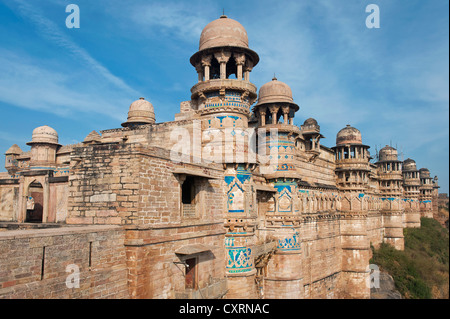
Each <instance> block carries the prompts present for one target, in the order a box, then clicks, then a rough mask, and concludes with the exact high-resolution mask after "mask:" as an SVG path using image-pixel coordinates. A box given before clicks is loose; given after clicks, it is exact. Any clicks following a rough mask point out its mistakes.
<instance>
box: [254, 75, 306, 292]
mask: <svg viewBox="0 0 450 319" xmlns="http://www.w3.org/2000/svg"><path fill="white" fill-rule="evenodd" d="M298 110H299V107H298V105H297V104H295V103H294V100H293V98H292V91H291V88H290V87H289V86H288V85H287V84H285V83H283V82H281V81H278V80H277V79H276V78H275V77H274V78H273V79H272V81H270V82H268V83H266V84H264V85H263V86H261V88H260V90H259V97H258V103H257V104H256V105H255V108H254V112H255V115H256V117H257V120H258V131H260V132H261V131H262V132H263V133H262V134H258V138H261V139H262V141H259V142H258V145H259V146H260V147H265V154H266V156H268V157H269V158H268V159H269V161H268V162H267V163H266V164H265V165H262V166H260V172H261V173H262V175H263V176H264V177H265V178H266V180H267V182H269V183H271V184H273V185H274V187H275V189H276V193H275V194H274V197H273V198H274V205H273V209H272V210H271V211H268V212H267V214H266V229H267V232H270V236H271V237H273V238H274V239H275V240H276V242H277V250H276V252H275V254H274V255H273V256H272V259H271V260H270V262H269V263H268V266H267V269H266V274H265V275H266V276H265V279H264V281H265V282H264V292H265V297H266V298H303V290H304V289H303V272H302V255H301V249H300V247H301V236H300V232H301V231H300V228H301V213H300V211H299V207H298V205H299V198H298V194H299V190H298V182H299V181H300V176H299V174H298V173H297V171H296V167H295V159H296V148H295V141H296V139H297V138H298V137H299V135H300V130H299V128H298V127H297V126H296V125H294V114H295V112H296V111H298ZM273 150H275V152H274V151H273ZM281 283H282V284H281Z"/></svg>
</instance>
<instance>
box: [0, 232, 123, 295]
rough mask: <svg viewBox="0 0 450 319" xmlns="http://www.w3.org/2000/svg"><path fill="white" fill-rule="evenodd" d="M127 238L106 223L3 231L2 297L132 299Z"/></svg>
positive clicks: (0, 245)
mask: <svg viewBox="0 0 450 319" xmlns="http://www.w3.org/2000/svg"><path fill="white" fill-rule="evenodd" d="M124 239H125V235H124V231H123V230H122V229H121V228H119V227H118V226H106V225H105V226H100V225H96V226H82V227H75V226H74V227H58V228H51V229H27V230H11V231H7V232H0V299H42V298H52V299H73V298H82V299H99V298H101V299H103V298H115V299H116V298H128V297H129V294H128V287H127V273H128V271H127V268H126V266H127V265H126V256H125V247H124ZM77 270H78V271H79V272H77ZM77 273H78V274H79V281H77V280H76V276H77ZM77 282H78V283H79V286H78V288H77ZM67 283H68V284H67Z"/></svg>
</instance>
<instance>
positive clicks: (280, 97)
mask: <svg viewBox="0 0 450 319" xmlns="http://www.w3.org/2000/svg"><path fill="white" fill-rule="evenodd" d="M283 102H284V103H290V104H294V99H293V98H292V90H291V88H290V87H289V85H287V84H286V83H283V82H281V81H278V80H277V78H273V79H272V81H270V82H268V83H266V84H264V85H263V86H261V88H260V89H259V96H258V103H257V105H261V104H267V103H283ZM297 109H298V106H297Z"/></svg>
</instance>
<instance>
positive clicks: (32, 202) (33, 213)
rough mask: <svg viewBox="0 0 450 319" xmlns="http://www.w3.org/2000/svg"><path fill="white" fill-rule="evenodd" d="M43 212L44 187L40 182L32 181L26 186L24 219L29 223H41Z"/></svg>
mask: <svg viewBox="0 0 450 319" xmlns="http://www.w3.org/2000/svg"><path fill="white" fill-rule="evenodd" d="M43 213H44V188H43V187H42V184H41V183H39V182H36V181H34V182H32V183H31V184H30V186H29V187H28V193H27V210H26V216H25V221H26V222H29V223H42V217H43Z"/></svg>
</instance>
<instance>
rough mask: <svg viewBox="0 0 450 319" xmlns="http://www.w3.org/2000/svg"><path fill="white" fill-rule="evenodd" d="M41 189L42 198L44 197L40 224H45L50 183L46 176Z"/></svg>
mask: <svg viewBox="0 0 450 319" xmlns="http://www.w3.org/2000/svg"><path fill="white" fill-rule="evenodd" d="M42 188H43V193H44V194H43V197H44V205H43V206H44V207H43V210H42V222H43V223H46V222H47V220H48V213H49V202H50V183H49V181H48V176H45V180H44V183H43V185H42Z"/></svg>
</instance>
